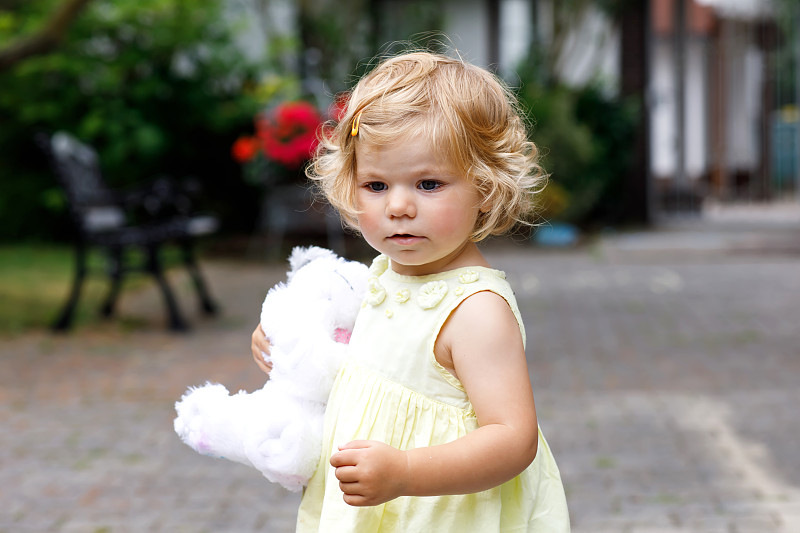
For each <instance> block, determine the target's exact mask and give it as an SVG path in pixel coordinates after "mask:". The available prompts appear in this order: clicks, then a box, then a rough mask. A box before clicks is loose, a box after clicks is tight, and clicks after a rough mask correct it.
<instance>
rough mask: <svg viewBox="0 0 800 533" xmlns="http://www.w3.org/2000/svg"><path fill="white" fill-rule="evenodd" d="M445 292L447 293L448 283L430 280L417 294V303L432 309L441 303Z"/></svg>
mask: <svg viewBox="0 0 800 533" xmlns="http://www.w3.org/2000/svg"><path fill="white" fill-rule="evenodd" d="M445 294H447V283H446V282H444V281H442V280H438V281H429V282H428V283H426V284H425V285H423V286H422V287H420V289H419V294H417V303H418V304H419V306H420V307H422V308H423V309H432V308H434V307H436V306H437V305H439V302H441V301H442V298H444V296H445Z"/></svg>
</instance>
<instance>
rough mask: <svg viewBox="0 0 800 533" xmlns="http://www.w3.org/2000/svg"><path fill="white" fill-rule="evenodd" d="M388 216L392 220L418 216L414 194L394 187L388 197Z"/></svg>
mask: <svg viewBox="0 0 800 533" xmlns="http://www.w3.org/2000/svg"><path fill="white" fill-rule="evenodd" d="M386 216H388V217H390V218H397V217H404V216H405V217H411V218H413V217H415V216H417V206H416V204H415V203H414V194H413V193H412V192H409V191H406V190H404V189H402V188H400V187H394V188H393V189H392V190H391V191H390V192H389V194H387V195H386Z"/></svg>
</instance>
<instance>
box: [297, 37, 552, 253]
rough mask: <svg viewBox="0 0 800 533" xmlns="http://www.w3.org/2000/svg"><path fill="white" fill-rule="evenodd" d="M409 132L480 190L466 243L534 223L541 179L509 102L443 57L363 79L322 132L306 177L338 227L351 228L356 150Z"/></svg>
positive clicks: (383, 68) (497, 84)
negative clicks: (317, 188)
mask: <svg viewBox="0 0 800 533" xmlns="http://www.w3.org/2000/svg"><path fill="white" fill-rule="evenodd" d="M359 115H360V117H359V118H358V134H357V135H355V136H353V135H351V128H352V127H353V124H354V120H356V117H357V116H359ZM407 135H415V136H419V135H424V136H425V137H426V138H427V139H429V140H430V142H431V144H432V146H433V148H434V149H435V150H438V151H439V152H440V153H441V154H442V155H443V156H444V157H445V159H446V160H447V161H448V162H449V163H450V164H452V165H453V167H454V168H455V169H457V170H458V171H459V172H461V173H463V175H464V176H466V178H467V179H469V180H471V181H472V183H474V184H475V186H476V187H477V189H478V191H479V192H480V193H481V195H482V197H483V203H482V204H481V206H480V207H481V213H480V215H479V217H478V220H477V222H476V226H475V228H474V230H473V232H472V234H471V235H470V238H471V240H473V241H475V242H478V241H480V240H483V239H485V238H486V237H488V236H489V235H499V234H502V233H506V232H507V231H509V230H510V229H512V228H513V227H514V226H516V225H517V224H519V223H523V224H531V223H532V222H531V221H532V214H533V208H534V196H535V194H536V193H538V192H539V191H541V189H542V188H543V186H544V183H545V181H546V176H545V175H544V173H543V171H542V169H541V167H540V166H539V164H538V158H537V156H538V150H537V149H536V146H535V145H534V144H533V143H532V142H531V141H529V140H528V138H527V135H526V131H525V125H524V123H523V121H522V118H521V113H520V111H519V108H518V104H517V101H516V98H515V97H514V95H513V94H512V93H511V92H510V90H509V89H508V88H507V87H506V86H505V85H504V84H503V83H502V82H501V81H499V80H498V79H497V78H496V77H495V76H494V75H492V74H491V73H489V72H487V71H486V70H484V69H482V68H479V67H477V66H475V65H472V64H469V63H467V62H465V61H463V60H461V59H456V58H451V57H447V56H444V55H439V54H433V53H429V52H410V53H405V54H401V55H398V56H395V57H391V58H389V59H386V60H384V61H382V62H381V63H380V64H378V66H377V67H375V68H374V69H373V70H372V71H371V72H369V73H368V74H367V75H366V76H364V77H363V78H362V79H361V80H360V81H359V82H358V84H357V85H356V86H355V87H354V88H353V90H352V91H351V93H350V95H349V100H348V103H347V107H346V110H345V111H344V113H343V116H342V117H341V118H340V120H339V122H338V123H328V124H326V125H325V126H324V127H323V128H322V129H321V131H320V134H319V141H320V142H319V145H318V147H317V152H316V154H315V157H314V158H313V160H312V162H311V163H310V165H309V166H308V168H307V169H306V174H307V175H308V177H309V178H311V179H312V180H315V181H316V182H317V184H318V185H319V186H320V187H321V189H322V192H323V193H324V194H325V196H326V197H327V198H328V201H329V202H330V203H331V204H332V205H333V206H334V207H335V208H336V209H337V210H338V211H339V213H340V215H341V217H342V219H343V220H344V221H345V223H346V224H347V225H349V226H351V227H353V228H355V229H358V223H357V217H358V214H359V210H358V205H357V203H356V191H357V186H356V170H357V161H356V150H355V147H356V143H367V144H369V145H372V146H380V145H387V144H390V143H392V142H397V140H398V139H403V138H406V136H407Z"/></svg>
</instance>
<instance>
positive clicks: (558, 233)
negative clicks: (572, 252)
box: [533, 222, 578, 247]
mask: <svg viewBox="0 0 800 533" xmlns="http://www.w3.org/2000/svg"><path fill="white" fill-rule="evenodd" d="M533 242H534V243H536V244H538V245H540V246H557V247H561V246H573V245H575V244H576V243H577V242H578V228H576V227H575V226H573V225H572V224H566V223H563V222H553V223H552V224H549V225H546V226H541V227H539V228H538V229H537V230H536V233H534V234H533Z"/></svg>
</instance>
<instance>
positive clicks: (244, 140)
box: [231, 136, 258, 163]
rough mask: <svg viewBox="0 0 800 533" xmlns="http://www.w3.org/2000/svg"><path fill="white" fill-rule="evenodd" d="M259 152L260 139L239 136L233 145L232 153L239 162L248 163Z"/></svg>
mask: <svg viewBox="0 0 800 533" xmlns="http://www.w3.org/2000/svg"><path fill="white" fill-rule="evenodd" d="M256 153H258V140H257V139H256V138H255V137H245V136H242V137H239V138H238V139H236V142H235V143H233V146H232V147H231V155H232V156H233V159H234V160H235V161H236V162H237V163H247V162H248V161H252V159H253V158H254V157H255V156H256Z"/></svg>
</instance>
